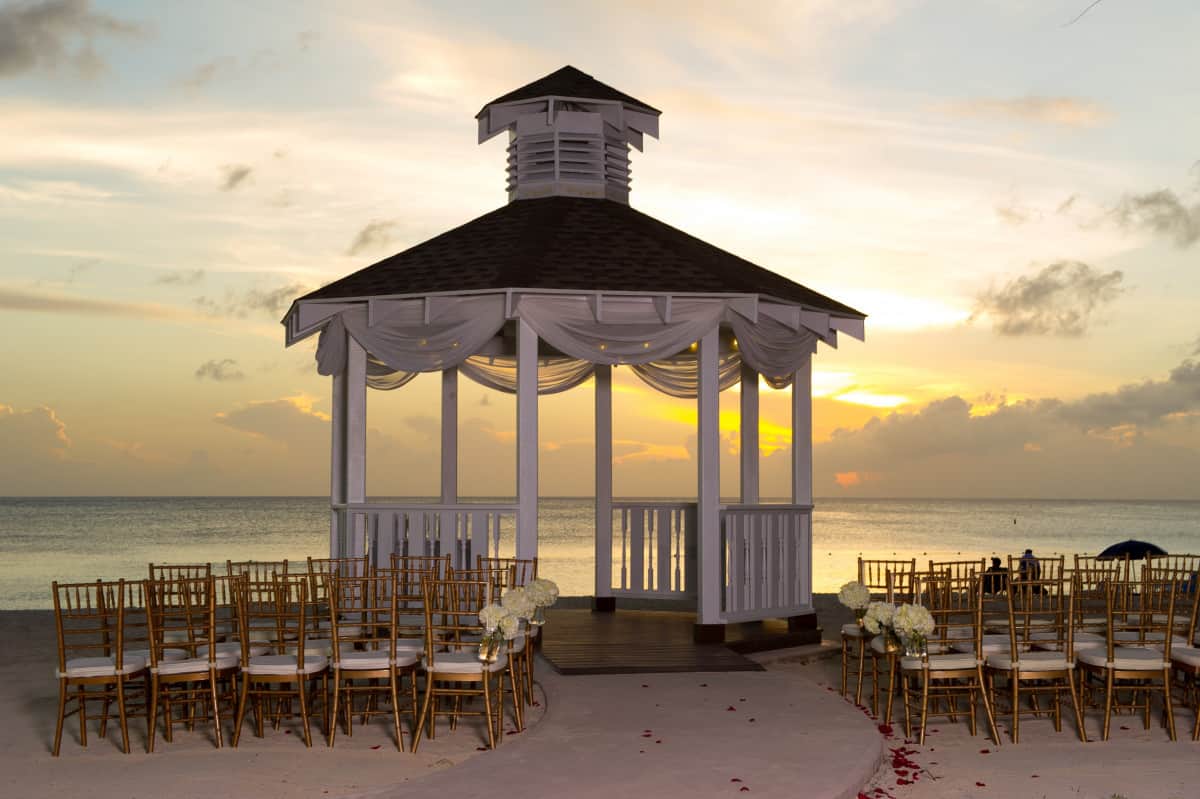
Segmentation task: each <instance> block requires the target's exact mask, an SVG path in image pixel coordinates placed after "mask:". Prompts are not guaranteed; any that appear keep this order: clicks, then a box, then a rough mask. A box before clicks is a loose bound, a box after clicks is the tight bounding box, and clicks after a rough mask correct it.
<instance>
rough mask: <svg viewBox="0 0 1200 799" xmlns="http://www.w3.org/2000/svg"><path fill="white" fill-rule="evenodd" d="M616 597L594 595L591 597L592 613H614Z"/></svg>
mask: <svg viewBox="0 0 1200 799" xmlns="http://www.w3.org/2000/svg"><path fill="white" fill-rule="evenodd" d="M616 611H617V598H616V597H615V596H594V597H592V612H593V613H616Z"/></svg>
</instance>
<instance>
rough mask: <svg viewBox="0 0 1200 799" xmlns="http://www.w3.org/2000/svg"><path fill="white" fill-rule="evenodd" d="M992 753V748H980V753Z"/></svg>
mask: <svg viewBox="0 0 1200 799" xmlns="http://www.w3.org/2000/svg"><path fill="white" fill-rule="evenodd" d="M991 753H992V750H991V749H980V750H979V754H981V755H990V754H991Z"/></svg>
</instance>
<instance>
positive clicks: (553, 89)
mask: <svg viewBox="0 0 1200 799" xmlns="http://www.w3.org/2000/svg"><path fill="white" fill-rule="evenodd" d="M549 96H555V97H586V98H588V99H592V100H615V101H618V102H622V103H628V104H629V105H636V106H637V107H638V108H641V109H644V110H646V111H649V112H651V113H654V114H661V113H662V112H661V111H659V110H658V109H657V108H655V107H654V106H652V105H649V104H647V103H643V102H642V101H641V100H638V99H635V98H633V97H630V96H629V95H628V94H625V93H624V92H619V91H617V90H616V89H614V88H613V87H612V86H609V85H608V84H607V83H601V82H600V81H598V80H596V79H595V78H593V77H592V76H591V75H589V74H587V73H586V72H583V71H581V70H578V69H576V68H575V67H573V66H570V65H568V66H565V67H563V68H562V69H559V70H556V71H554V72H551V73H550V74H549V75H547V76H546V77H544V78H538V79H537V80H535V81H534V82H533V83H527V84H525V85H524V86H522V87H521V88H519V89H513V90H512V91H511V92H509V93H508V94H503V95H501V96H499V97H497V98H496V99H495V100H492V102H490V103H486V104H484V106H483V108H481V109H480V110H479V113H478V114H476V115H475V117H476V118H477V119H478V118H479V117H481V116H483V112H484V111H486V110H487V107H488V106H489V105H495V104H496V103H512V102H516V101H517V100H532V99H533V98H535V97H549Z"/></svg>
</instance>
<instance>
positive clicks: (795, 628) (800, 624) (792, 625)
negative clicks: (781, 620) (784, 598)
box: [787, 612, 819, 633]
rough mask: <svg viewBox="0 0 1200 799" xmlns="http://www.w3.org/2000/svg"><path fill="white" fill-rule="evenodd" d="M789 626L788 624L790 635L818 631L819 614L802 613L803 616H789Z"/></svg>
mask: <svg viewBox="0 0 1200 799" xmlns="http://www.w3.org/2000/svg"><path fill="white" fill-rule="evenodd" d="M787 624H788V632H789V633H798V632H801V631H803V630H816V629H819V628H818V627H817V614H816V612H813V613H802V614H801V615H799V616H788V617H787Z"/></svg>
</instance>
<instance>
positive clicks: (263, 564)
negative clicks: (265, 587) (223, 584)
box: [225, 560, 290, 583]
mask: <svg viewBox="0 0 1200 799" xmlns="http://www.w3.org/2000/svg"><path fill="white" fill-rule="evenodd" d="M225 573H226V574H228V575H231V576H232V575H235V574H244V575H245V576H246V577H248V578H249V579H250V582H252V583H267V582H270V581H271V578H272V577H274V576H275V575H276V574H280V575H283V574H289V573H290V572H289V571H288V562H287V561H286V560H227V561H225Z"/></svg>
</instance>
